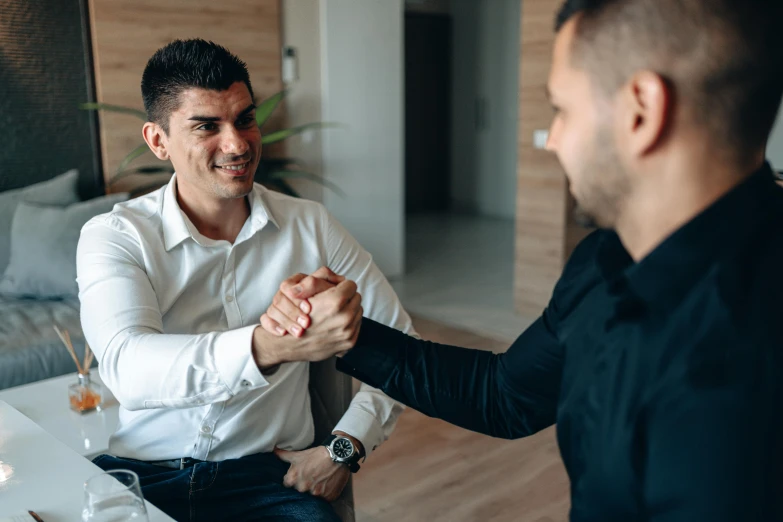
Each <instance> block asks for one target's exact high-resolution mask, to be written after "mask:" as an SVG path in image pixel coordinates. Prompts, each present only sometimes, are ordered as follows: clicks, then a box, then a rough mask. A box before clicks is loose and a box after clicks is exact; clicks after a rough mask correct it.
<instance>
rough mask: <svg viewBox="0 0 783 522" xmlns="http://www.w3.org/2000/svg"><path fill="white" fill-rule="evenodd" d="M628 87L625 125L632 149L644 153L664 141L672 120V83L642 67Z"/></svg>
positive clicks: (629, 146)
mask: <svg viewBox="0 0 783 522" xmlns="http://www.w3.org/2000/svg"><path fill="white" fill-rule="evenodd" d="M625 91H626V96H624V101H625V103H624V105H625V107H624V108H625V110H624V111H623V123H622V125H623V128H624V130H625V132H626V133H627V134H626V136H627V146H628V150H629V151H630V152H632V153H633V154H635V155H637V156H643V155H645V154H647V153H648V152H650V151H651V150H652V149H653V148H655V147H656V146H657V145H658V144H659V143H660V142H661V139H662V138H663V135H664V133H665V131H666V129H667V127H668V126H669V125H670V123H671V122H670V118H671V102H672V91H671V87H670V86H669V84H668V83H667V82H666V80H665V79H664V78H663V77H661V76H660V75H659V74H656V73H654V72H652V71H640V72H637V73H636V74H634V75H633V77H632V78H631V81H630V82H629V83H628V84H627V85H626V87H625Z"/></svg>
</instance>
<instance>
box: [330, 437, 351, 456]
mask: <svg viewBox="0 0 783 522" xmlns="http://www.w3.org/2000/svg"><path fill="white" fill-rule="evenodd" d="M332 451H334V455H335V456H336V457H337V458H338V459H347V458H349V457H350V456H351V455H353V444H352V443H351V441H350V440H348V439H337V440H335V441H334V444H333V445H332Z"/></svg>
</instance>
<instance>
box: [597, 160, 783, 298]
mask: <svg viewBox="0 0 783 522" xmlns="http://www.w3.org/2000/svg"><path fill="white" fill-rule="evenodd" d="M780 192H781V190H780V188H779V187H778V186H777V185H776V183H775V181H774V178H773V173H772V169H771V167H770V165H769V164H767V163H765V164H764V166H762V167H761V168H760V169H759V170H757V171H756V172H755V173H753V174H752V175H751V176H750V177H748V179H746V180H745V181H743V182H742V183H740V184H739V185H738V186H737V187H735V188H734V189H732V190H731V191H730V192H729V193H727V194H726V195H724V196H723V197H722V198H721V199H719V200H718V201H717V202H715V203H714V204H713V205H712V206H710V207H708V208H707V209H706V210H705V211H703V212H702V213H701V214H699V215H698V216H696V217H695V218H694V219H693V220H691V221H690V222H688V223H687V224H685V225H684V226H683V227H681V228H680V229H678V230H677V231H676V232H674V233H673V234H672V235H671V236H669V237H668V238H667V239H665V240H664V241H663V242H662V243H661V244H660V245H659V246H658V247H656V248H655V249H654V250H653V251H652V252H651V253H650V254H648V255H647V256H646V257H645V258H644V259H642V260H641V261H639V262H638V263H634V262H633V260H632V258H631V257H630V255H629V254H628V252H627V251H626V250H625V248H624V247H623V246H622V243H621V242H620V239H619V237H618V236H617V234H615V233H612V234H608V235H607V237H606V238H605V239H604V241H603V243H602V244H601V247H600V250H599V255H598V265H599V268H600V270H601V272H602V274H604V277H605V278H607V279H612V278H613V277H614V278H615V279H614V281H613V283H614V288H615V289H623V288H625V287H626V285H627V287H628V288H629V289H630V290H631V291H632V292H633V293H634V294H635V295H636V296H637V297H639V298H641V299H642V300H643V301H644V302H646V303H648V304H650V305H652V304H655V305H656V306H657V305H662V306H668V305H674V304H676V303H678V302H680V301H681V300H682V298H683V297H684V295H685V294H686V293H687V292H688V290H689V289H690V288H692V286H693V283H694V282H695V281H696V280H697V279H698V278H699V277H701V275H703V274H704V273H705V272H706V271H707V270H708V269H709V267H710V265H711V263H713V262H714V261H715V260H716V259H718V258H719V257H720V256H721V255H722V254H723V253H726V252H729V253H730V252H736V251H738V249H740V248H742V242H743V241H746V240H747V239H748V238H749V237H751V236H753V231H754V230H756V229H758V228H759V227H760V225H762V224H763V223H764V222H765V221H766V220H768V219H770V215H771V213H772V212H773V211H775V210H779V208H778V207H779V206H780V203H781V194H780ZM619 275H622V276H623V277H621V278H620V279H619V280H618V279H617V276H619Z"/></svg>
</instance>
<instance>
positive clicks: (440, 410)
mask: <svg viewBox="0 0 783 522" xmlns="http://www.w3.org/2000/svg"><path fill="white" fill-rule="evenodd" d="M337 368H338V369H339V370H340V371H343V372H345V373H348V374H350V375H353V376H354V377H356V378H357V379H359V380H361V381H364V382H365V383H367V384H369V385H371V386H374V387H376V388H379V389H381V390H383V391H384V392H385V393H386V394H387V395H389V396H390V397H392V398H393V399H396V400H398V401H400V402H402V403H403V404H407V405H408V406H410V407H412V408H415V409H417V410H419V411H421V412H422V413H424V414H426V415H429V416H430V417H437V418H440V419H443V420H445V421H448V422H450V423H452V424H456V425H457V426H461V427H463V428H467V429H469V430H473V431H477V432H480V433H485V434H487V435H492V436H494V437H502V438H507V439H511V438H519V437H524V436H526V435H530V434H533V433H535V432H537V431H539V430H541V429H543V428H546V427H547V426H550V425H552V424H553V423H554V422H555V414H556V410H557V398H558V392H559V389H560V376H561V371H562V353H561V351H560V345H559V343H558V342H557V338H556V336H555V335H554V333H553V331H552V329H551V326H550V324H549V323H548V320H547V314H546V313H545V314H544V315H543V316H542V317H541V318H539V319H538V320H537V321H536V322H535V323H534V324H533V325H532V326H531V327H530V328H528V329H527V330H526V331H525V332H524V333H523V334H522V335H521V336H520V337H519V338H518V339H517V340H516V341H515V342H514V344H513V345H512V346H511V347H510V348H509V349H508V352H506V353H504V354H499V355H498V354H493V353H491V352H485V351H481V350H470V349H467V348H459V347H456V346H445V345H440V344H435V343H431V342H427V341H422V340H418V339H415V338H413V337H410V336H407V335H405V334H403V333H401V332H399V331H397V330H395V329H393V328H389V327H387V326H384V325H382V324H379V323H376V322H375V321H371V320H369V319H367V318H365V319H364V320H363V321H362V327H361V332H360V334H359V340H358V341H357V345H356V347H355V348H354V349H353V350H351V351H350V352H349V353H348V354H346V355H345V356H344V357H343V358H342V359H339V360H338V362H337Z"/></svg>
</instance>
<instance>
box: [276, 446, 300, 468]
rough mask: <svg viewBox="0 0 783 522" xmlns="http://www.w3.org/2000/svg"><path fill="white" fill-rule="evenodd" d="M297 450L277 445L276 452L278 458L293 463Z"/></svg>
mask: <svg viewBox="0 0 783 522" xmlns="http://www.w3.org/2000/svg"><path fill="white" fill-rule="evenodd" d="M295 453H296V452H295V451H288V450H284V449H281V448H278V447H277V446H275V449H274V454H275V455H276V456H277V458H278V459H280V460H282V461H283V462H288V463H289V464H291V463H292V462H293V461H294V454H295Z"/></svg>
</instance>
